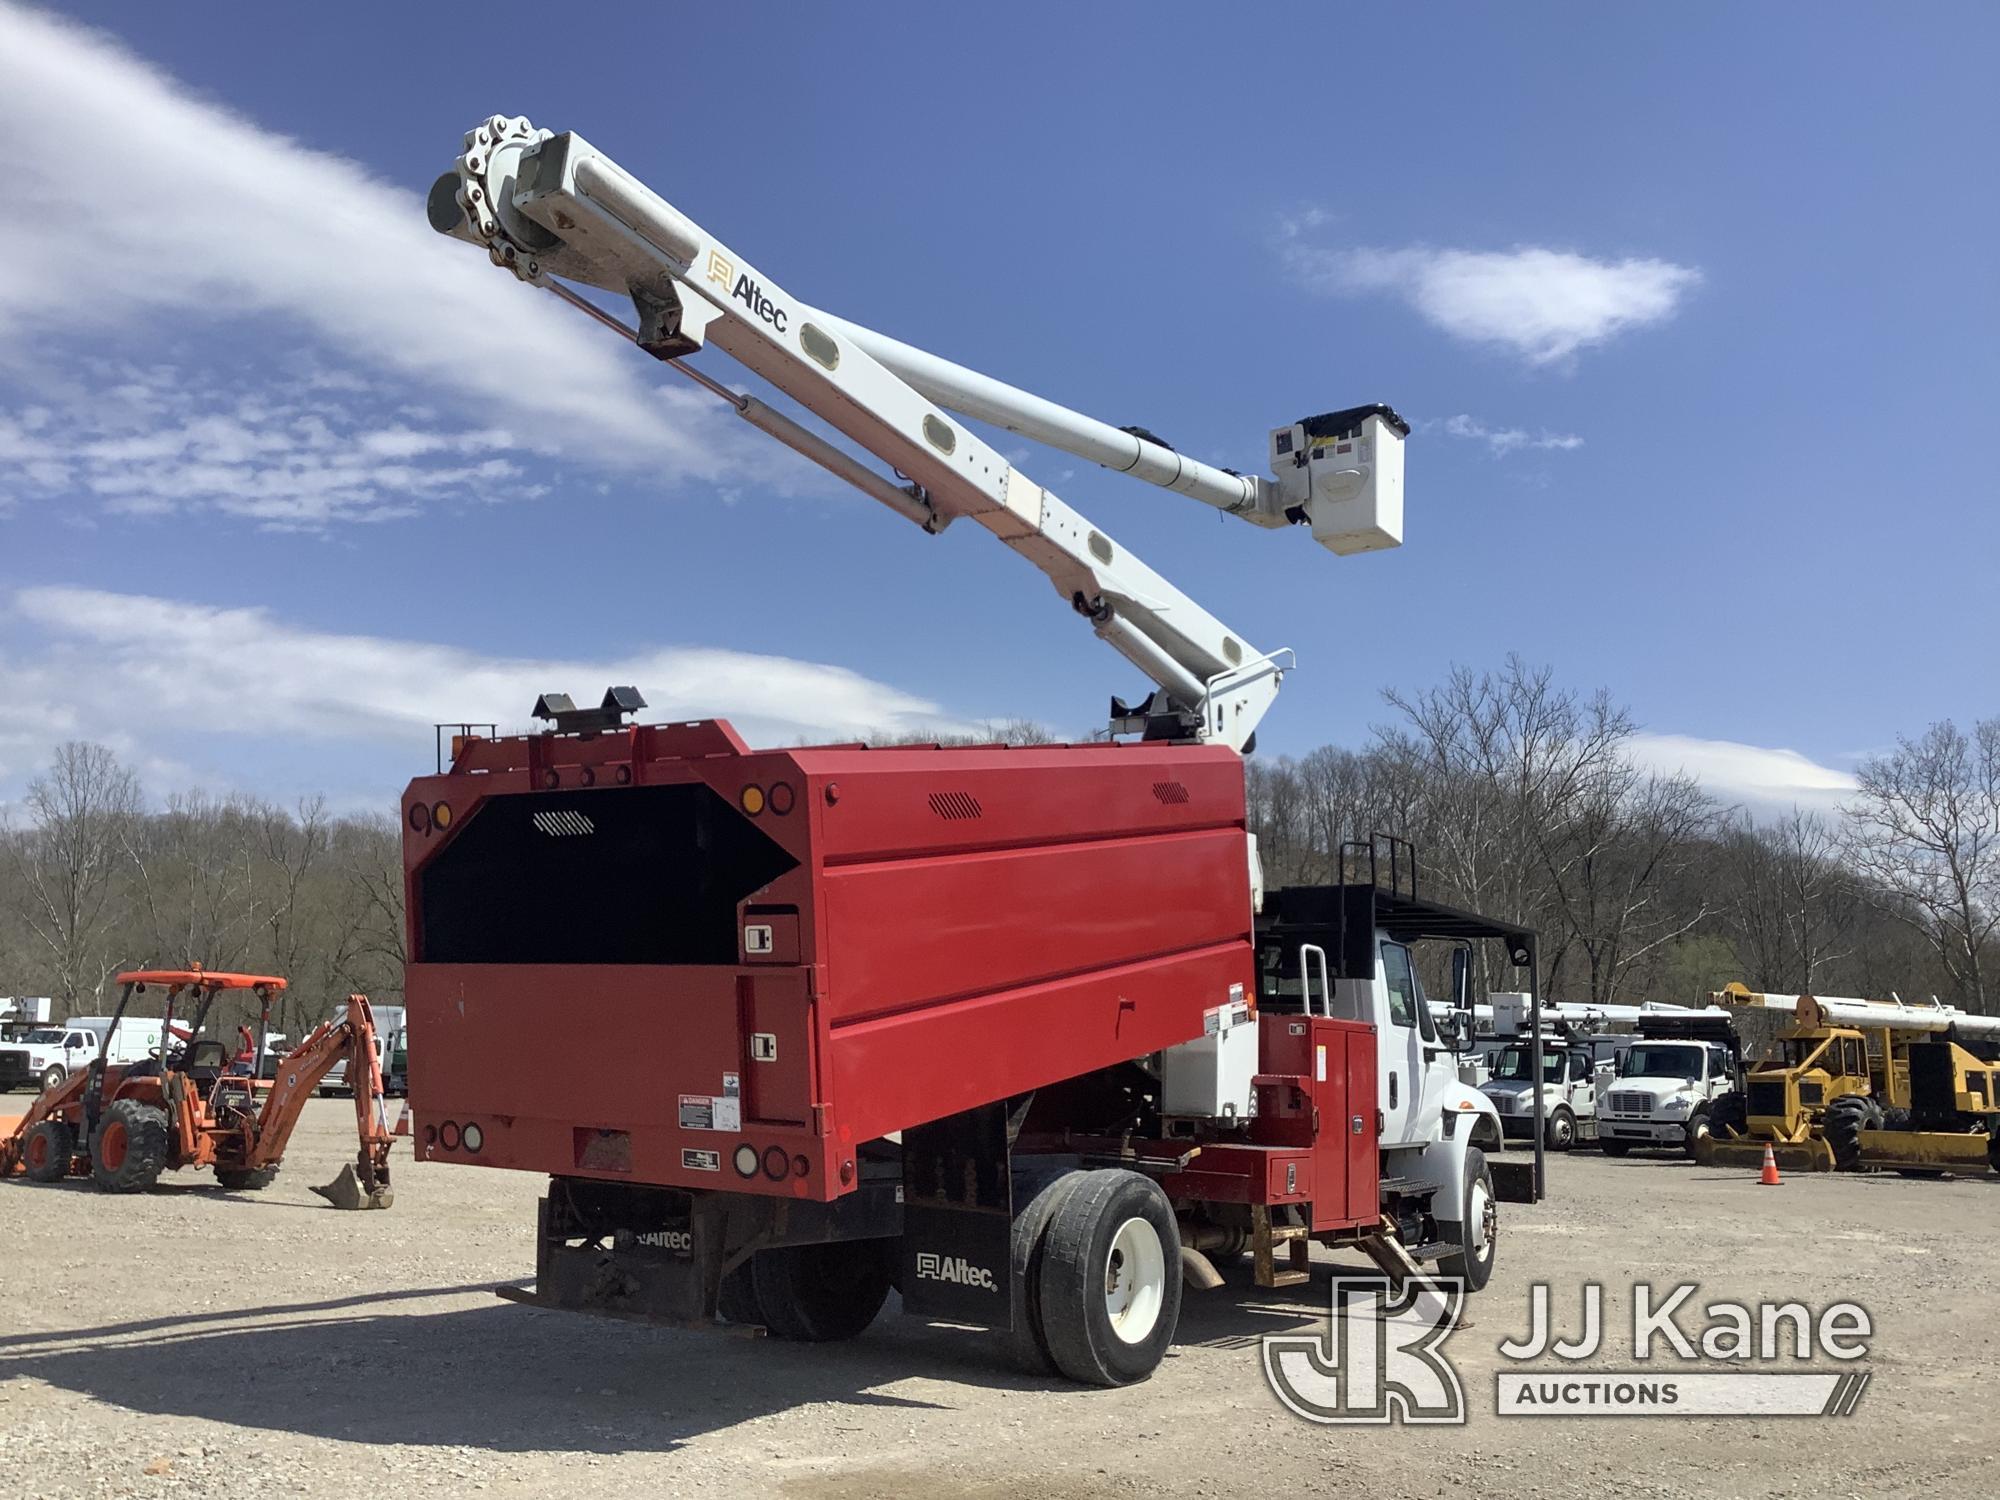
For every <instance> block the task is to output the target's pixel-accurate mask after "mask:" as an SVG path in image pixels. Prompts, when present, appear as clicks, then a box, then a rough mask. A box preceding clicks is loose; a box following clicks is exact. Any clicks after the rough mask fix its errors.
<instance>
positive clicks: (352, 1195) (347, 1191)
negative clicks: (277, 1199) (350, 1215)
mask: <svg viewBox="0 0 2000 1500" xmlns="http://www.w3.org/2000/svg"><path fill="white" fill-rule="evenodd" d="M313 1191H314V1192H315V1193H318V1194H319V1195H320V1197H322V1198H324V1199H326V1201H327V1202H329V1203H331V1204H332V1205H333V1206H334V1207H335V1208H341V1209H357V1210H358V1209H364V1208H387V1207H389V1205H390V1204H392V1203H394V1202H395V1201H396V1195H395V1194H394V1193H393V1192H391V1191H390V1190H389V1185H388V1184H387V1183H386V1182H385V1183H380V1184H378V1185H377V1186H375V1187H373V1188H370V1187H367V1186H365V1185H364V1184H363V1183H362V1181H361V1174H360V1173H359V1172H357V1171H355V1170H354V1163H353V1162H349V1163H348V1164H347V1165H346V1166H344V1167H342V1168H341V1169H340V1175H339V1176H337V1177H335V1178H334V1179H333V1181H331V1182H329V1183H328V1184H327V1185H326V1186H325V1187H316V1188H314V1189H313Z"/></svg>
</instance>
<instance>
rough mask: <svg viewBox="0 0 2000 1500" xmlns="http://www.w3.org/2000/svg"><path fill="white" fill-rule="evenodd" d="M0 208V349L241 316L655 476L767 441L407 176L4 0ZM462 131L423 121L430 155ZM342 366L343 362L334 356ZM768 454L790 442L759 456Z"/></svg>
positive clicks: (487, 417)
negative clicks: (268, 126) (536, 287)
mask: <svg viewBox="0 0 2000 1500" xmlns="http://www.w3.org/2000/svg"><path fill="white" fill-rule="evenodd" d="M0 98H4V99H5V100H6V101H7V109H6V115H7V123H8V129H9V140H8V152H7V161H8V168H7V170H8V181H9V186H10V189H11V195H12V197H13V200H14V201H15V203H16V204H17V205H20V206H21V207H22V210H23V211H21V212H18V213H15V214H12V215H10V223H9V229H8V232H7V251H6V253H7V274H6V275H5V276H4V277H0V351H7V352H6V353H5V354H0V358H7V359H8V360H9V362H10V363H12V364H13V365H14V367H15V368H16V370H17V371H19V372H20V373H21V374H22V375H23V376H24V377H26V378H40V375H41V372H42V371H43V370H44V369H45V368H46V363H47V362H46V361H45V360H44V359H41V358H38V357H36V356H35V355H34V354H33V353H31V349H32V346H33V345H34V344H36V343H46V342H47V341H50V340H55V339H60V338H61V337H63V336H64V335H68V334H73V333H76V332H79V331H82V332H86V333H90V334H93V335H95V336H101V335H103V334H104V333H113V334H115V335H116V336H117V338H118V340H119V341H120V345H121V347H124V348H126V349H128V350H129V349H131V348H132V347H133V346H134V343H135V339H137V338H141V337H143V336H144V335H143V331H142V330H143V326H144V325H145V324H146V323H148V322H151V323H153V324H155V325H158V326H163V327H165V326H171V327H172V328H173V329H174V330H175V331H176V333H181V332H185V331H186V330H188V329H189V328H191V327H193V326H195V325H197V324H204V325H205V324H210V323H214V322H217V321H222V320H229V319H234V318H239V317H244V316H255V317H260V318H272V319H276V320H278V321H279V323H280V324H281V325H282V326H283V327H284V328H285V329H286V330H287V337H288V338H289V339H291V340H292V341H296V340H297V338H298V336H299V334H300V333H304V334H306V335H307V336H308V337H309V339H310V340H311V341H315V342H317V343H318V344H319V345H320V346H321V347H324V348H329V349H332V350H334V351H336V352H337V353H338V354H339V355H340V356H341V357H342V359H343V360H344V361H351V362H353V363H356V364H358V365H360V366H362V367H365V368H368V369H372V370H375V371H385V372H389V373H391V374H393V375H396V376H399V377H402V378H403V379H405V380H407V381H409V382H411V383H413V384H414V385H416V386H418V387H420V388H423V389H430V390H439V391H444V392H449V393H451V394H452V395H453V396H454V397H455V398H457V400H458V401H459V402H460V403H461V404H462V405H465V406H467V407H469V408H470V409H472V410H473V411H474V412H476V413H478V414H480V416H481V417H483V419H484V420H483V421H481V422H480V423H479V425H495V426H499V425H509V424H515V425H518V426H519V427H520V428H521V429H522V430H523V432H525V433H531V434H532V441H533V442H534V444H535V446H537V447H546V448H552V449H561V450H566V451H569V452H573V453H576V454H578V455H580V456H585V457H588V458H590V459H591V460H593V461H595V462H608V463H611V464H613V465H629V466H644V467H645V468H646V469H647V470H648V471H649V472H665V473H667V474H668V475H669V476H670V477H677V478H692V479H707V480H714V479H718V478H724V477H729V476H730V475H732V474H733V473H736V472H738V471H740V470H742V469H744V468H746V467H749V468H753V469H761V468H762V467H763V466H764V465H765V464H766V463H767V462H773V461H775V460H773V459H772V457H771V452H772V450H767V449H765V448H764V447H762V446H760V445H757V444H755V443H754V442H753V437H754V435H752V434H749V433H748V432H747V431H745V430H742V429H740V427H739V426H738V424H736V423H735V422H734V421H733V419H731V418H729V417H728V416H727V415H726V412H724V410H723V408H721V407H720V406H719V405H718V404H717V403H715V402H714V401H713V400H712V399H711V398H709V397H707V396H704V395H701V394H699V393H696V392H694V391H692V390H682V389H679V388H677V387H655V386H654V385H652V384H651V383H650V379H649V378H648V377H650V376H651V375H652V370H651V367H650V366H649V365H648V363H647V362H646V361H644V360H642V359H640V358H638V357H637V356H636V355H634V354H633V352H632V351H631V350H630V349H629V348H628V347H626V346H624V345H622V344H621V343H620V342H619V341H618V340H616V339H614V338H611V337H610V336H608V335H606V334H605V333H604V332H603V330H601V329H599V328H596V327H595V326H593V325H591V324H589V323H588V322H586V321H585V320H583V319H581V318H579V317H578V316H577V315H576V314H574V313H573V312H571V311H569V310H568V309H565V308H563V307H560V306H559V305H557V303H556V301H555V299H553V298H551V297H548V296H546V295H544V294H541V293H539V292H535V291H532V290H530V289H528V288H526V287H523V286H521V285H519V284H517V283H516V282H515V281H514V280H513V278H512V277H508V276H503V275H502V274H501V273H499V272H498V271H496V270H494V269H493V268H492V267H490V266H488V265H487V264H486V263H485V261H484V258H483V257H482V256H481V255H480V254H479V253H478V252H477V251H475V250H473V249H472V248H471V247H469V246H466V245H463V244H459V243H457V242H456V241H450V240H446V239H443V238H441V237H440V236H438V235H437V234H436V233H434V232H433V231H432V230H431V229H430V227H429V225H428V224H427V222H426V221H425V218H424V209H423V204H422V202H421V201H420V200H419V198H418V196H417V194H416V193H414V192H410V191H406V190H404V189H402V188H399V187H394V186H391V185H389V184H387V183H385V182H383V181H381V180H380V179H378V178H376V177H374V176H372V175H371V174H370V173H369V172H368V171H367V170H366V169H365V168H363V167H362V166H360V165H359V164H357V163H355V162H353V161H349V160H346V159H344V158H342V157H339V156H334V155H330V154H327V153H325V152H320V151H314V150H311V149H309V148H307V147H306V146H304V145H302V144H300V143H299V142H296V141H293V140H289V139H287V138H285V137H283V136H280V135H277V134H274V133H272V132H270V131H267V130H264V129H262V128H261V127H259V126H257V125H256V124H254V123H252V122H251V121H249V120H246V119H244V118H242V117H241V116H239V115H236V114H233V113H231V112H230V111H228V110H226V109H224V108H223V107H221V106H219V105H217V104H215V103H213V102H210V101H208V100H205V99H201V98H197V97H196V96H195V95H193V94H192V93H190V92H189V91H188V90H186V89H185V88H183V87H182V86H181V85H180V84H179V83H178V82H176V81H175V80H173V79H172V78H170V77H168V76H166V75H165V74H163V73H161V72H160V71H158V70H157V69H155V68H153V67H152V66H150V65H148V64H147V63H145V62H143V61H142V60H140V59H138V58H136V57H134V56H133V55H132V54H131V53H129V52H128V51H126V50H125V48H124V47H123V46H122V45H120V44H119V43H118V42H116V41H115V40H113V39H112V38H109V37H107V36H104V35H103V34H101V33H98V32H95V31H91V30H87V29H85V28H83V27H81V26H78V25H76V24H74V23H72V22H69V21H67V20H64V19H62V18H59V17H57V16H54V15H51V14H48V13H46V12H42V11H35V10H27V9H22V8H20V7H18V6H15V5H12V4H8V3H5V0H0ZM456 145H457V140H456V136H455V135H453V136H448V137H445V138H441V139H440V140H439V141H438V142H437V150H438V156H439V165H440V167H442V166H443V165H444V164H445V162H446V160H447V159H448V156H449V153H450V151H451V150H452V149H454V148H455V147H456ZM340 378H351V376H348V375H345V374H343V376H342V377H340ZM776 462H780V463H782V464H783V466H784V467H785V468H789V467H790V465H789V463H788V462H787V461H776Z"/></svg>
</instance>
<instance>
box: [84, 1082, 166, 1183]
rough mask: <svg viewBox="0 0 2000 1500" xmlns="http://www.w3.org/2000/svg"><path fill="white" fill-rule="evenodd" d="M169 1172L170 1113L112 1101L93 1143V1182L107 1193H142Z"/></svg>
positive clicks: (136, 1102)
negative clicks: (168, 1120) (168, 1138)
mask: <svg viewBox="0 0 2000 1500" xmlns="http://www.w3.org/2000/svg"><path fill="white" fill-rule="evenodd" d="M166 1169H167V1112H166V1111H165V1110H163V1109H156V1108H154V1107H153V1106H152V1105H150V1104H141V1103H140V1102H139V1101H138V1100H136V1099H113V1100H112V1101H111V1103H110V1105H109V1107H107V1108H106V1109H105V1111H104V1118H103V1119H102V1120H101V1121H99V1122H98V1126H97V1134H96V1135H94V1136H92V1137H91V1141H90V1180H91V1181H92V1182H94V1183H96V1184H97V1185H98V1186H99V1187H100V1188H102V1189H103V1190H104V1191H105V1192H107V1193H143V1192H145V1191H146V1189H148V1188H150V1187H151V1186H152V1185H153V1184H154V1183H156V1182H158V1181H159V1180H160V1174H161V1173H162V1172H164V1171H166Z"/></svg>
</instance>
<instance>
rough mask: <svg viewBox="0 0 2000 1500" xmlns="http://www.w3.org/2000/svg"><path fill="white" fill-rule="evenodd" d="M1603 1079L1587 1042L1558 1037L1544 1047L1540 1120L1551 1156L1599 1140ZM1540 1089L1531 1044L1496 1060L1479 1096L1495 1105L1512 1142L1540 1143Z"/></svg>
mask: <svg viewBox="0 0 2000 1500" xmlns="http://www.w3.org/2000/svg"><path fill="white" fill-rule="evenodd" d="M1606 1066H1607V1068H1608V1066H1609V1065H1608V1064H1607V1065H1606ZM1603 1078H1604V1074H1603V1073H1602V1072H1600V1069H1599V1065H1598V1062H1597V1059H1596V1055H1595V1052H1594V1050H1593V1048H1592V1047H1591V1046H1590V1045H1589V1044H1588V1043H1587V1042H1581V1043H1580V1042H1579V1041H1578V1040H1577V1039H1575V1038H1572V1037H1570V1036H1568V1035H1566V1034H1563V1033H1558V1034H1557V1035H1555V1036H1554V1037H1552V1038H1550V1039H1549V1040H1547V1041H1544V1042H1543V1043H1542V1066H1541V1084H1540V1087H1541V1092H1542V1105H1541V1111H1540V1117H1541V1119H1542V1122H1543V1123H1542V1127H1541V1129H1542V1140H1543V1142H1544V1143H1545V1144H1546V1145H1547V1147H1548V1149H1549V1150H1551V1151H1567V1150H1569V1149H1570V1148H1571V1147H1572V1146H1574V1145H1575V1144H1576V1143H1577V1142H1578V1141H1594V1140H1596V1139H1597V1093H1598V1089H1599V1088H1600V1086H1601V1085H1602V1082H1603ZM1535 1088H1536V1082H1535V1056H1534V1053H1533V1051H1532V1050H1530V1048H1529V1045H1528V1044H1527V1043H1526V1042H1509V1043H1507V1044H1506V1045H1505V1046H1503V1047H1501V1048H1500V1049H1499V1050H1498V1051H1497V1052H1495V1053H1493V1054H1492V1063H1491V1067H1490V1071H1489V1072H1488V1074H1487V1077H1486V1081H1485V1082H1483V1083H1482V1084H1480V1086H1479V1091H1480V1092H1481V1093H1483V1094H1484V1095H1485V1096H1486V1097H1487V1098H1488V1099H1490V1100H1492V1101H1493V1107H1494V1109H1495V1110H1497V1111H1498V1112H1499V1115H1500V1129H1501V1132H1502V1134H1503V1135H1505V1136H1506V1138H1507V1139H1508V1140H1510V1141H1511V1140H1521V1141H1528V1140H1532V1139H1534V1133H1535V1120H1536V1109H1535Z"/></svg>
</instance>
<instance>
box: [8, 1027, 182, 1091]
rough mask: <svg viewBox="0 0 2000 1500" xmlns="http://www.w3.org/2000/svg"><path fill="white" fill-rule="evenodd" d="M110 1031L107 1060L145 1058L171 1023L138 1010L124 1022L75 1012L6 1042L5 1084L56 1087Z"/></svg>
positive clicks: (84, 1062)
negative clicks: (141, 1015) (56, 1023)
mask: <svg viewBox="0 0 2000 1500" xmlns="http://www.w3.org/2000/svg"><path fill="white" fill-rule="evenodd" d="M106 1032H109V1033H110V1034H111V1046H110V1048H109V1050H108V1051H107V1052H106V1053H105V1061H106V1062H113V1063H136V1062H144V1061H145V1060H146V1059H147V1058H149V1057H151V1056H153V1055H154V1054H155V1053H156V1052H158V1051H159V1048H160V1039H161V1037H162V1036H163V1035H164V1033H165V1023H163V1022H161V1021H158V1020H144V1019H141V1018H139V1017H136V1016H127V1017H125V1019H124V1020H123V1022H114V1021H113V1020H112V1018H111V1017H110V1016H72V1017H70V1019H69V1020H67V1021H65V1022H63V1024H62V1025H60V1026H44V1027H38V1028H37V1029H36V1030H34V1031H31V1032H29V1033H28V1034H27V1035H26V1036H25V1037H23V1038H21V1040H19V1041H17V1042H9V1043H6V1044H5V1045H0V1090H9V1089H17V1088H22V1087H33V1088H38V1089H52V1088H54V1087H55V1086H56V1085H57V1084H59V1083H61V1082H62V1081H63V1080H64V1079H65V1078H67V1077H69V1075H70V1074H72V1073H74V1072H75V1071H76V1070H77V1069H79V1068H82V1067H86V1066H88V1065H89V1063H90V1061H91V1059H93V1058H94V1057H96V1056H97V1054H98V1050H99V1048H100V1047H102V1046H103V1043H104V1036H105V1033H106Z"/></svg>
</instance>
